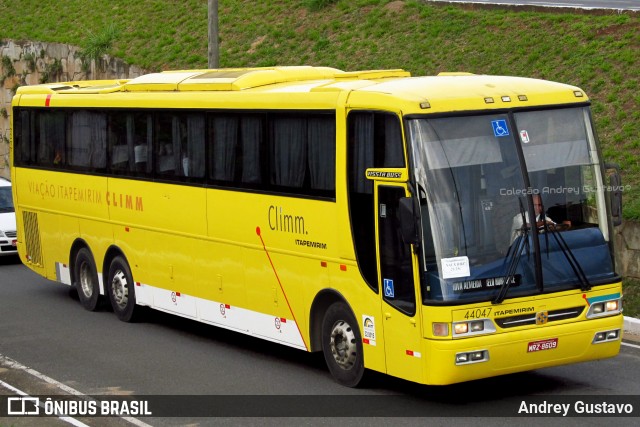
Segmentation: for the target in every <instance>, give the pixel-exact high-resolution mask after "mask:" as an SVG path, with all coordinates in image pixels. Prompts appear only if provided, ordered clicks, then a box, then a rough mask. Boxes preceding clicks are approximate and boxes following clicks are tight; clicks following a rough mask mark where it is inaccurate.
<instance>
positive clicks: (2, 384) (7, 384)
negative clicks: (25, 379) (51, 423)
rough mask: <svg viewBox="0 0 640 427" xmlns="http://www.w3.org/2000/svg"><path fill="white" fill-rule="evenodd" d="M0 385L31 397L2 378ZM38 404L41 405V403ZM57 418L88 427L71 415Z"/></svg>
mask: <svg viewBox="0 0 640 427" xmlns="http://www.w3.org/2000/svg"><path fill="white" fill-rule="evenodd" d="M0 386H2V387H4V388H6V389H7V390H9V391H12V392H14V393H16V394H19V395H20V396H24V397H31V396H29V395H28V394H27V393H25V392H24V391H22V390H20V389H17V388H15V387H14V386H12V385H11V384H9V383H6V382H4V381H2V380H0ZM40 406H42V404H41V405H40ZM58 419H60V420H62V421H64V422H65V423H69V424H71V425H73V426H76V427H90V426H89V425H87V424H85V423H83V422H81V421H78V420H76V419H75V418H72V417H67V416H64V415H60V416H58Z"/></svg>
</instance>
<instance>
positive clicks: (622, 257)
mask: <svg viewBox="0 0 640 427" xmlns="http://www.w3.org/2000/svg"><path fill="white" fill-rule="evenodd" d="M615 247H616V263H617V265H616V270H617V272H618V273H620V274H621V275H622V276H624V277H632V278H634V279H639V280H640V223H638V222H634V221H624V222H623V223H622V225H621V226H619V227H616V236H615Z"/></svg>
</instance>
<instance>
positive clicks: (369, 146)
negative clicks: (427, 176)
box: [347, 111, 405, 291]
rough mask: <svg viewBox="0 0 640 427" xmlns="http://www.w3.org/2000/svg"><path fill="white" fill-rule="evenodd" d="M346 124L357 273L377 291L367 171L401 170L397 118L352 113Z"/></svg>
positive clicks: (401, 150) (350, 204)
mask: <svg viewBox="0 0 640 427" xmlns="http://www.w3.org/2000/svg"><path fill="white" fill-rule="evenodd" d="M347 121H348V124H347V125H348V129H349V135H348V159H347V164H348V167H349V171H348V179H349V215H350V216H351V224H352V232H353V240H354V246H355V251H356V258H357V260H358V265H359V267H360V271H361V273H362V275H363V277H364V278H365V280H366V281H367V283H368V284H369V286H370V287H371V288H372V289H374V290H376V291H377V289H378V271H377V265H376V250H375V248H376V242H375V209H374V204H373V182H372V181H370V180H368V179H367V178H366V176H365V171H366V170H367V168H374V167H378V168H382V167H404V165H405V160H404V151H403V146H402V132H401V127H400V120H399V118H398V116H396V115H395V114H390V113H380V112H370V111H354V112H351V113H350V114H349V116H348V117H347Z"/></svg>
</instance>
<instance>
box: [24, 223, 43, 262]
mask: <svg viewBox="0 0 640 427" xmlns="http://www.w3.org/2000/svg"><path fill="white" fill-rule="evenodd" d="M22 219H23V221H24V240H25V244H26V247H27V253H26V258H27V260H29V262H31V263H32V264H35V265H38V266H40V267H42V249H41V246H40V229H39V228H38V214H36V213H35V212H26V211H25V212H23V213H22Z"/></svg>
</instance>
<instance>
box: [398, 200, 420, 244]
mask: <svg viewBox="0 0 640 427" xmlns="http://www.w3.org/2000/svg"><path fill="white" fill-rule="evenodd" d="M416 212H418V210H417V209H416V202H415V200H414V199H413V198H412V197H403V198H401V199H400V200H399V206H398V219H399V220H400V234H401V235H402V240H403V241H404V243H406V244H409V245H418V244H419V243H420V233H419V227H418V216H417V214H416Z"/></svg>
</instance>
